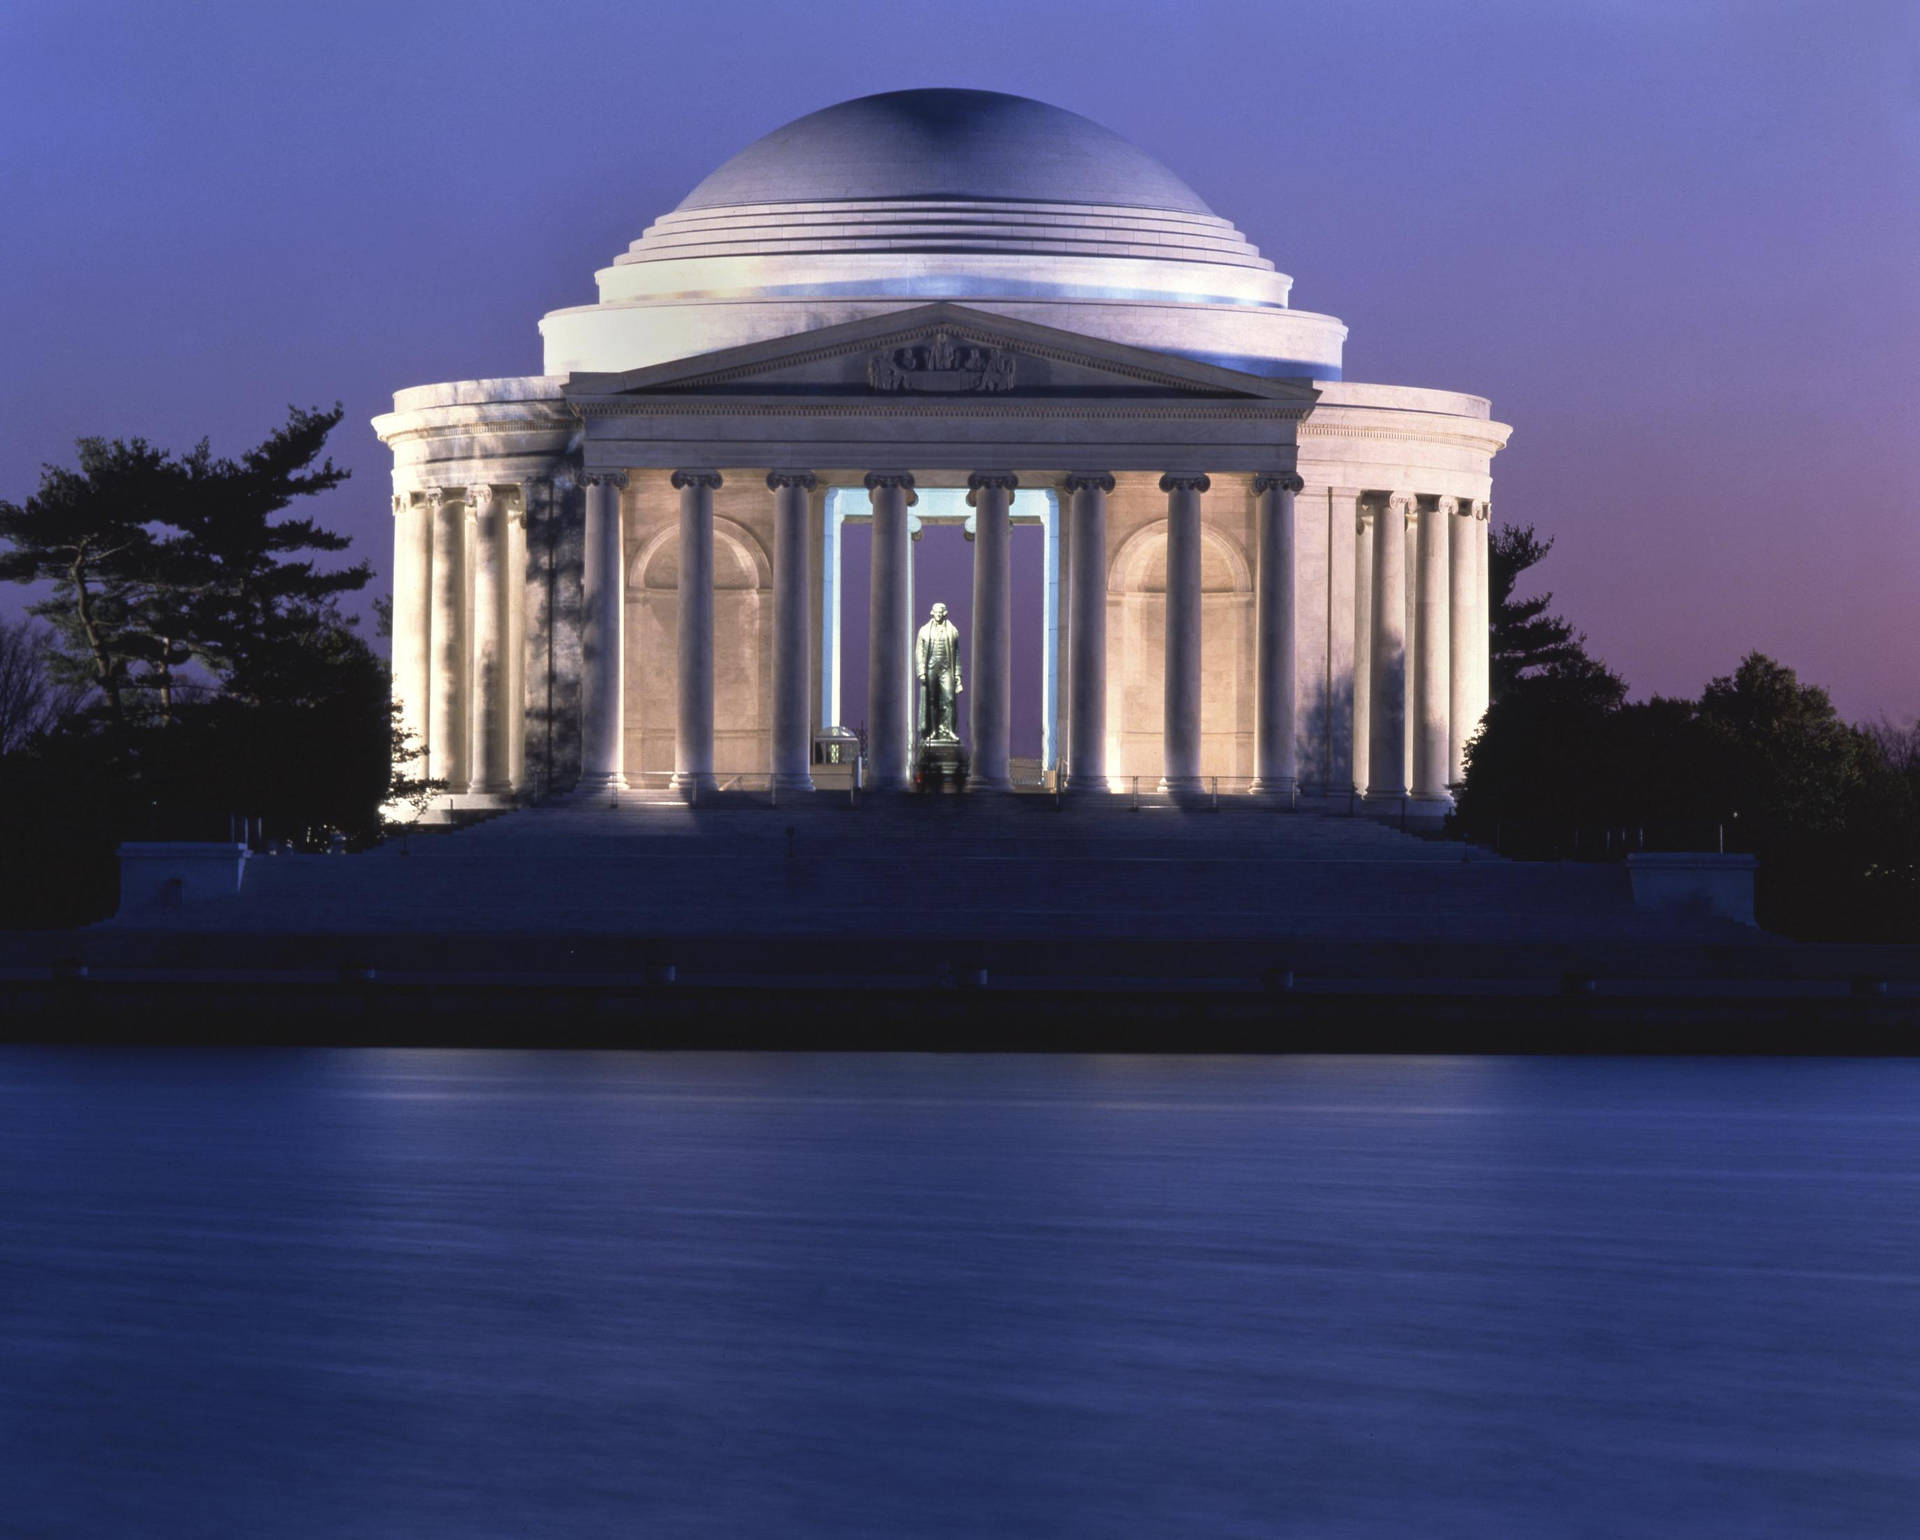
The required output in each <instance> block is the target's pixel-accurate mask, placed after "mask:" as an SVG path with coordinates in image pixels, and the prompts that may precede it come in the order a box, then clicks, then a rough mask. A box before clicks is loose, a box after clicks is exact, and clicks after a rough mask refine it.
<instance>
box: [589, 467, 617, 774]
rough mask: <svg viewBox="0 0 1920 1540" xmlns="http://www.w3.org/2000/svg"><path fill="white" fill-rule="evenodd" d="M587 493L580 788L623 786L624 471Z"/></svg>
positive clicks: (599, 476) (606, 476)
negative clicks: (621, 505) (621, 499)
mask: <svg viewBox="0 0 1920 1540" xmlns="http://www.w3.org/2000/svg"><path fill="white" fill-rule="evenodd" d="M580 479H581V481H582V483H583V484H584V485H585V487H586V489H587V519H586V538H585V547H586V548H585V551H584V552H583V553H582V566H583V570H582V578H581V611H582V614H581V626H580V785H581V787H582V789H584V790H590V791H606V790H609V789H611V788H615V787H619V786H624V785H625V784H626V777H625V775H624V774H623V773H622V768H623V760H624V751H625V744H624V741H623V740H624V723H625V705H624V702H623V701H622V699H621V692H622V690H623V688H624V681H623V673H624V669H623V666H622V665H623V661H624V659H623V650H624V647H625V635H626V627H625V618H626V617H625V610H626V582H625V579H626V542H625V537H624V535H623V534H622V531H621V527H620V525H621V519H620V492H621V489H622V488H623V487H625V486H626V484H627V477H626V473H625V472H624V471H594V472H590V473H588V474H586V475H583V476H582V477H581V478H580Z"/></svg>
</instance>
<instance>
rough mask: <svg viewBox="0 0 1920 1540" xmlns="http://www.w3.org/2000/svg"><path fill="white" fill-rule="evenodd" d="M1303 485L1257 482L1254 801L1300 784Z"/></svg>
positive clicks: (1286, 480)
mask: <svg viewBox="0 0 1920 1540" xmlns="http://www.w3.org/2000/svg"><path fill="white" fill-rule="evenodd" d="M1305 485H1306V483H1305V482H1303V481H1302V480H1301V479H1300V478H1299V477H1298V476H1295V475H1292V474H1286V475H1277V476H1256V477H1255V478H1254V481H1253V490H1254V493H1255V495H1256V496H1257V497H1258V498H1259V523H1260V527H1259V532H1258V541H1257V544H1258V548H1259V553H1258V554H1259V570H1258V572H1257V573H1256V574H1255V577H1254V585H1255V586H1254V622H1253V624H1254V638H1255V660H1254V697H1253V724H1254V725H1253V787H1252V790H1253V792H1254V794H1255V795H1256V796H1269V797H1287V798H1291V797H1292V795H1293V792H1294V788H1295V786H1296V785H1298V783H1299V773H1300V772H1299V765H1298V763H1297V755H1298V750H1297V748H1296V734H1295V716H1296V713H1297V709H1298V702H1297V697H1296V682H1295V679H1294V617H1295V615H1296V614H1297V610H1298V606H1297V602H1296V598H1295V582H1296V564H1295V559H1294V557H1295V549H1296V547H1295V542H1294V527H1293V518H1294V506H1293V497H1294V494H1295V493H1296V492H1298V491H1299V490H1300V489H1301V488H1302V487H1303V486H1305Z"/></svg>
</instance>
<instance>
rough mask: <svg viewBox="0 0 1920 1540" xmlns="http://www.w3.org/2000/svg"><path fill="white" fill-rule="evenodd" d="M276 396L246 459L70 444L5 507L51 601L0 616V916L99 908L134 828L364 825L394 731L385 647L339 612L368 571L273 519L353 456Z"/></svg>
mask: <svg viewBox="0 0 1920 1540" xmlns="http://www.w3.org/2000/svg"><path fill="white" fill-rule="evenodd" d="M340 415H341V413H340V408H339V407H338V406H337V405H336V406H335V407H334V408H333V409H332V410H331V411H302V410H299V409H293V410H291V411H290V412H289V414H288V418H287V421H286V423H285V425H284V426H283V427H281V428H280V429H278V430H277V431H276V432H274V433H273V434H271V435H270V436H269V437H268V438H266V439H265V440H264V441H263V442H262V443H260V444H259V445H257V446H256V447H254V448H253V449H250V450H249V451H247V453H245V454H244V455H242V456H241V457H240V458H238V459H225V458H218V457H215V456H214V455H213V454H212V453H211V451H210V449H209V447H208V445H207V444H206V443H204V442H202V443H201V444H199V445H197V446H196V447H195V448H194V449H193V450H191V451H190V452H188V453H186V454H174V453H170V452H168V451H166V450H162V449H157V448H155V447H153V446H152V445H150V444H148V443H146V442H145V441H144V440H141V439H133V440H131V441H121V440H112V441H108V440H104V439H91V438H90V439H83V440H81V442H80V444H79V446H78V448H79V453H78V457H77V459H78V463H77V465H76V466H74V467H71V468H69V467H65V466H47V467H45V468H44V469H43V473H42V477H41V482H40V486H39V489H38V491H37V492H35V493H34V495H33V496H31V497H29V498H28V499H27V500H26V501H25V502H23V503H13V502H6V501H0V579H5V580H9V581H13V582H18V583H27V584H33V585H36V586H37V589H38V591H39V592H40V593H41V594H42V595H43V597H40V598H39V599H37V601H36V602H34V603H33V604H32V605H30V606H29V609H28V614H29V616H30V617H31V618H30V619H28V620H27V621H24V622H20V623H15V624H11V625H6V626H0V874H4V878H3V880H0V926H49V925H73V924H82V923H86V922H88V921H91V920H95V919H99V918H102V917H104V916H105V915H107V914H110V913H112V911H113V908H114V904H115V902H116V898H117V866H116V863H115V860H114V855H113V852H114V849H115V847H116V846H117V845H119V844H120V843H121V842H122V841H123V840H133V839H216V838H220V839H223V838H227V837H229V831H230V830H231V829H233V828H235V827H236V826H237V824H236V820H239V819H247V820H250V821H252V822H253V823H254V825H255V827H257V828H258V829H260V830H261V831H262V832H263V833H264V835H265V837H266V838H267V839H269V840H272V841H275V842H282V841H284V842H286V843H287V844H290V845H291V846H293V847H295V848H302V849H324V848H327V847H328V845H329V844H331V843H334V842H335V841H336V837H337V838H338V839H339V840H341V841H344V842H346V843H347V844H348V845H350V846H353V847H358V846H364V845H366V844H368V843H371V842H372V841H374V840H377V839H378V838H379V837H380V834H381V827H382V825H381V812H380V810H381V806H382V804H383V803H385V802H387V801H388V800H389V799H390V798H392V797H394V796H395V795H401V796H405V795H409V794H411V793H413V792H415V791H417V788H413V787H410V786H406V785H402V786H399V787H396V786H395V785H394V784H393V780H392V775H391V770H390V765H391V764H392V762H393V759H394V750H395V747H396V739H395V726H394V718H393V714H392V711H391V708H390V706H389V703H388V693H389V684H388V672H387V667H386V664H385V662H384V661H383V660H382V659H381V658H380V657H379V656H378V655H377V654H376V653H375V652H374V650H373V648H372V647H371V646H370V645H369V644H368V642H367V641H366V639H365V638H364V637H363V636H362V635H361V634H360V631H359V628H358V625H357V623H356V621H355V619H354V618H353V617H351V616H348V615H345V614H343V613H342V612H341V610H340V608H339V603H340V600H341V599H342V598H343V597H345V596H346V595H349V594H353V593H356V592H358V591H360V590H361V589H363V588H364V587H365V586H366V584H367V582H368V581H369V579H370V578H371V576H372V573H371V569H370V568H369V567H368V566H367V564H366V563H364V562H361V563H352V564H348V565H344V566H340V565H335V566H326V565H323V559H324V558H326V557H328V556H331V555H334V554H336V553H340V552H344V551H345V550H346V549H347V547H348V545H349V543H350V542H349V541H348V539H347V538H346V537H345V536H342V535H339V534H336V533H334V532H331V531H329V530H325V529H322V528H321V527H319V526H318V525H317V524H315V523H314V522H313V521H312V520H310V519H303V518H294V517H284V516H283V515H284V514H285V511H286V510H287V509H288V508H289V507H290V506H291V505H293V504H294V503H295V502H296V501H297V500H298V499H301V498H305V497H310V496H313V495H315V494H316V493H320V492H324V491H327V490H329V489H330V488H332V487H335V486H338V485H339V484H340V483H341V482H342V481H344V480H345V479H346V475H347V473H346V472H345V471H343V470H340V469H339V468H337V467H336V466H335V465H334V464H333V463H332V462H331V461H330V460H324V459H322V454H323V451H324V448H325V444H326V439H327V436H328V434H329V433H331V432H332V430H333V428H334V427H335V425H336V424H337V423H338V422H339V421H340Z"/></svg>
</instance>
